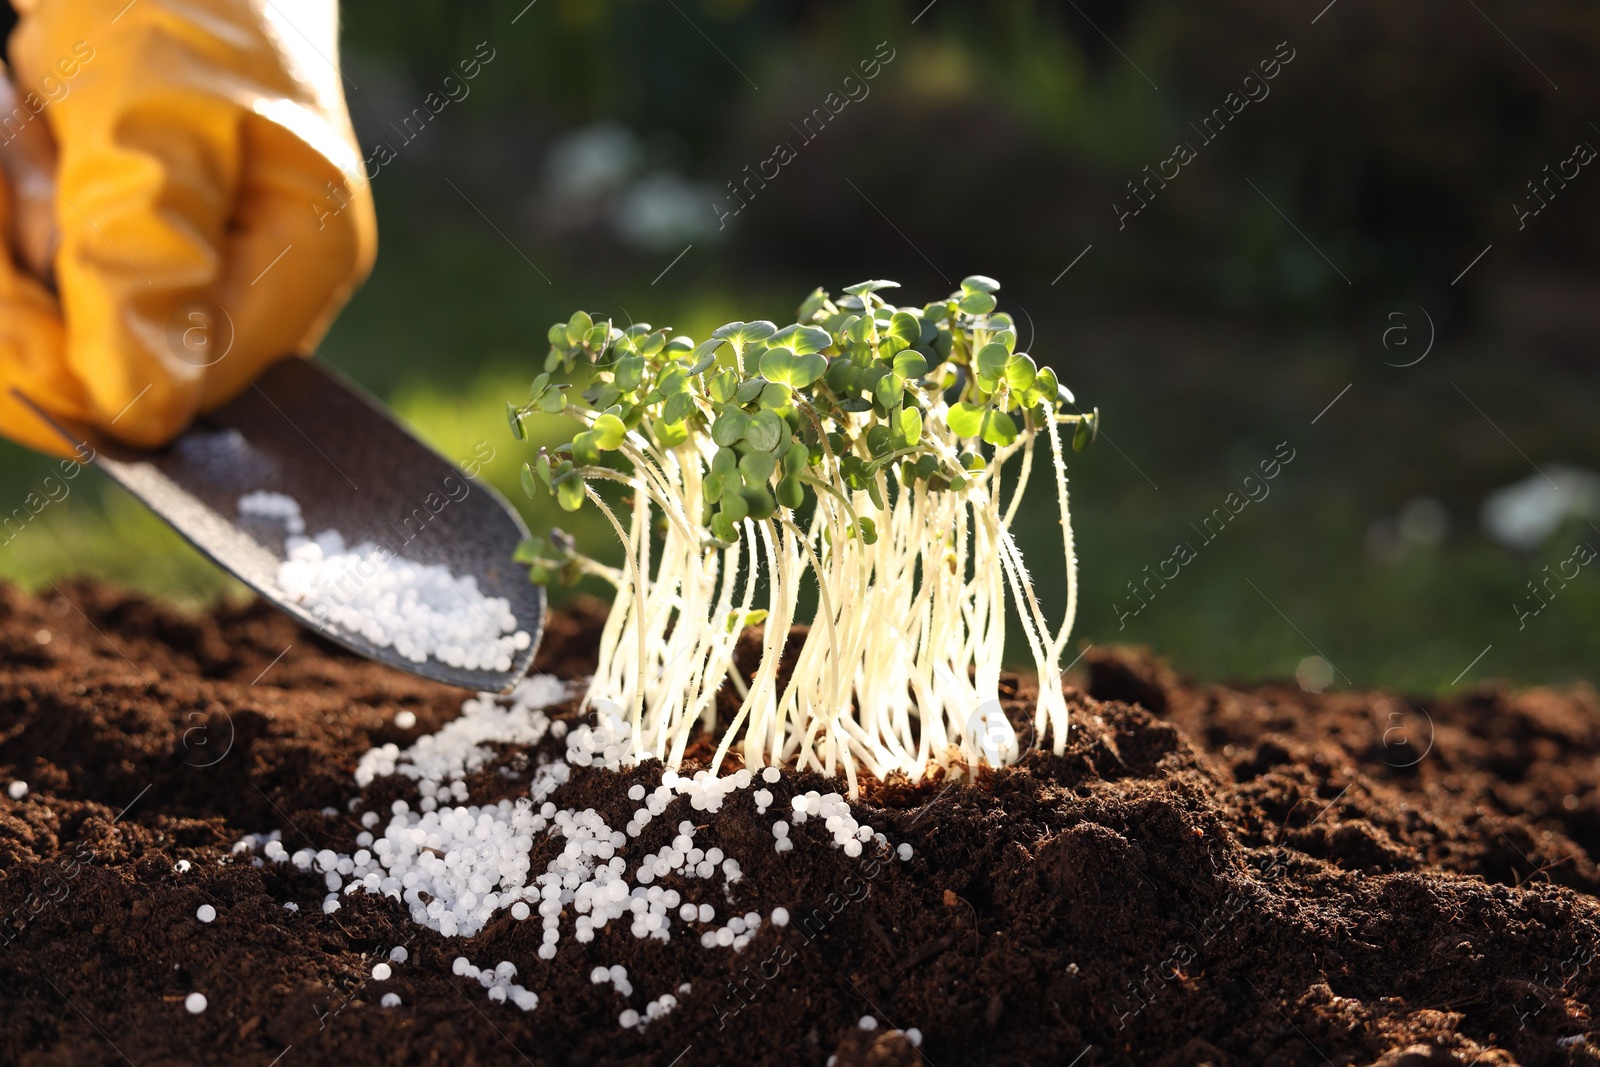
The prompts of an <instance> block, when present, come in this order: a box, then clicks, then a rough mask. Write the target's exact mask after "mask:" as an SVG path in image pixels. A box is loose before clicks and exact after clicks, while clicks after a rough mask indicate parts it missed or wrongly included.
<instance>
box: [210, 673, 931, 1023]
mask: <svg viewBox="0 0 1600 1067" xmlns="http://www.w3.org/2000/svg"><path fill="white" fill-rule="evenodd" d="M568 695H569V694H568V688H567V686H566V684H565V683H563V682H561V681H559V680H557V679H555V678H551V677H548V676H543V675H534V676H532V677H529V678H526V679H524V680H523V681H522V682H521V683H519V684H518V685H517V687H516V689H515V690H513V691H512V693H511V695H510V696H509V697H499V696H495V695H493V694H479V695H478V696H476V697H474V698H472V699H469V700H467V701H466V703H465V704H464V705H463V706H462V713H461V716H460V717H459V718H457V719H455V720H453V721H451V722H449V723H446V724H445V725H444V727H442V728H441V729H440V730H439V731H438V732H437V733H433V734H427V735H424V736H423V737H420V738H418V739H417V741H416V742H415V743H414V744H412V745H411V746H410V747H409V748H406V749H401V748H400V747H399V746H397V745H394V744H387V745H383V746H382V747H379V748H375V749H372V750H371V751H369V752H367V754H366V755H365V756H363V757H362V758H361V760H360V763H359V764H358V766H357V768H356V775H355V779H356V784H357V785H359V786H362V787H365V786H367V785H370V784H371V783H372V782H373V781H374V780H375V779H378V778H380V777H386V776H400V777H402V778H409V779H411V780H412V781H413V782H415V783H416V800H415V802H414V803H413V802H411V801H407V800H396V801H395V802H394V803H393V804H392V805H391V807H390V809H389V811H388V812H387V813H380V812H377V811H367V812H364V813H362V815H361V825H362V827H363V829H362V831H361V833H360V834H359V835H358V836H357V838H356V845H357V851H356V852H355V854H354V855H343V854H340V853H336V852H333V851H332V850H329V849H323V850H321V851H313V850H311V849H301V850H299V851H297V852H294V853H293V854H291V853H289V851H288V850H287V849H286V848H285V847H284V845H283V842H282V840H281V839H280V834H279V832H278V831H274V832H272V833H270V834H255V835H251V836H250V837H248V838H245V839H244V840H241V841H239V842H238V843H237V844H236V845H235V846H234V852H235V853H241V854H242V853H245V852H248V851H251V850H253V851H255V852H257V853H259V855H260V856H261V857H264V859H262V858H257V859H256V860H255V861H254V862H256V863H258V864H259V863H262V862H273V863H292V864H294V865H295V866H296V867H298V868H300V869H301V870H303V871H312V872H315V873H317V874H320V875H322V877H323V880H324V883H325V885H326V887H327V893H326V896H325V897H324V898H323V901H322V910H323V911H324V912H326V913H332V912H334V911H337V910H338V909H339V903H340V896H341V895H348V894H351V893H378V894H382V895H384V896H388V897H392V898H394V899H395V900H398V901H400V902H401V903H403V904H404V905H405V906H406V907H407V908H408V909H409V911H410V914H411V918H412V921H414V922H416V923H417V924H418V925H421V926H426V927H427V928H429V929H431V930H435V931H437V932H438V933H440V934H442V935H444V936H445V937H470V936H472V935H474V934H476V933H478V932H479V931H480V930H482V929H483V928H484V926H485V925H486V924H487V923H488V922H489V920H490V919H491V918H492V917H493V916H495V915H497V914H499V913H501V912H509V913H510V915H511V917H512V918H513V919H515V920H517V921H519V922H522V921H527V922H532V921H537V922H539V923H540V925H541V926H542V927H543V929H544V934H543V943H542V944H541V945H540V947H539V949H538V951H537V956H538V958H539V960H541V961H546V962H548V961H550V960H553V959H554V958H555V957H556V954H557V952H558V950H559V949H560V947H561V946H562V945H563V943H564V942H566V943H576V944H577V945H580V946H581V945H585V944H588V943H590V942H592V941H594V939H595V932H596V931H597V930H600V929H601V928H603V927H605V926H607V925H609V924H611V923H613V922H626V923H627V924H628V929H629V931H630V932H631V933H632V934H633V936H634V937H637V938H640V939H644V938H654V939H656V940H659V941H663V942H665V941H670V940H672V939H673V937H674V936H681V935H687V936H689V937H691V938H694V939H695V940H696V941H698V943H699V945H700V946H701V948H702V949H704V950H706V951H730V952H739V951H740V950H742V949H743V948H744V947H745V946H746V945H747V944H749V943H750V941H751V940H752V939H753V938H754V937H755V936H756V934H757V932H758V931H760V930H761V929H762V928H763V926H765V925H767V924H768V923H770V924H771V925H773V926H775V927H779V928H782V927H785V926H787V925H788V924H789V912H788V910H787V909H785V908H774V909H773V911H772V913H771V915H769V916H763V915H762V914H761V913H759V912H756V911H749V910H746V911H742V912H741V911H739V910H738V909H737V907H736V906H735V905H734V900H735V893H734V887H735V886H737V885H738V883H739V881H740V880H741V878H742V877H743V874H742V872H741V869H740V864H739V860H738V859H737V858H736V857H733V856H729V855H727V854H726V853H725V852H724V851H723V849H721V848H719V847H717V846H715V845H702V844H700V843H697V841H696V837H697V834H698V828H697V827H696V825H695V821H694V820H692V819H690V818H681V819H680V820H679V821H678V823H677V827H676V828H677V833H676V834H675V835H674V836H673V838H672V840H671V841H670V842H669V843H668V844H666V845H663V846H662V847H661V848H660V849H658V850H656V851H653V852H645V851H644V850H642V849H641V848H639V847H638V845H637V844H636V839H637V838H638V837H639V835H640V834H641V833H642V832H643V831H644V829H645V827H646V826H648V825H649V824H650V823H652V822H653V821H655V820H656V819H660V818H665V817H668V816H667V812H668V809H669V808H671V807H673V806H674V805H677V806H678V811H679V812H681V813H683V814H688V813H690V812H705V813H714V812H717V811H719V810H721V808H722V807H723V805H725V804H727V803H730V802H731V801H733V800H734V799H735V798H736V797H737V796H738V794H740V793H742V792H744V791H746V790H750V789H751V786H752V785H753V784H754V783H755V780H756V774H755V773H753V772H752V771H750V770H748V769H746V770H741V771H739V772H737V773H735V774H732V775H729V776H728V777H725V778H715V777H712V776H711V775H710V774H709V773H707V772H705V771H701V772H698V773H696V774H695V775H693V776H692V777H688V776H684V775H680V774H677V773H676V772H674V771H670V770H667V771H663V772H662V773H661V779H660V784H658V785H656V786H655V787H654V788H647V787H646V786H645V785H643V784H639V783H635V784H634V785H633V786H632V787H631V788H630V790H629V793H628V796H629V799H631V800H632V801H634V803H636V804H637V805H638V807H637V808H636V809H635V810H634V811H633V813H632V815H631V816H630V817H629V819H628V821H627V823H626V825H625V826H623V827H621V828H613V827H612V826H610V825H609V824H608V823H607V822H606V820H605V818H604V817H603V816H602V815H601V814H600V812H599V811H596V810H595V809H593V808H582V809H579V808H560V807H557V806H556V804H555V803H554V802H553V801H551V800H550V799H549V798H550V797H551V796H552V795H553V794H554V793H555V792H556V790H557V789H558V788H559V787H560V786H561V785H562V784H563V783H565V782H566V781H567V780H568V779H569V778H570V776H571V773H572V768H573V767H574V766H580V767H600V768H604V769H607V770H611V771H622V770H624V769H629V768H631V767H633V766H634V765H635V761H634V760H633V759H632V758H631V756H630V753H631V748H632V746H631V739H630V733H629V727H628V725H627V724H626V723H624V722H622V721H621V720H619V719H616V718H611V717H601V719H600V722H599V724H598V725H596V726H588V725H582V726H577V727H574V728H573V729H571V730H567V729H566V723H564V722H552V721H551V720H550V719H549V718H548V717H547V716H546V715H545V713H544V711H543V709H545V708H547V707H549V706H551V705H552V704H556V703H558V702H560V701H562V700H564V699H566V698H567V696H568ZM547 735H549V736H552V737H556V738H564V739H565V742H566V758H565V759H554V760H548V761H546V762H543V763H541V764H539V765H538V766H537V767H536V768H535V769H534V771H533V774H532V778H531V781H530V783H529V789H528V794H527V795H526V796H524V797H519V798H518V799H517V800H516V801H515V802H512V801H510V800H502V801H500V802H498V803H495V804H485V805H477V804H469V803H467V801H468V794H467V786H466V781H465V779H466V778H467V777H468V776H469V775H470V774H472V773H473V772H474V771H477V770H480V769H482V768H483V767H484V766H485V765H487V764H488V763H489V761H490V760H491V759H493V758H494V756H495V753H494V750H493V749H491V747H490V746H491V745H502V744H512V745H520V746H532V745H536V744H537V743H538V742H539V741H541V740H542V739H543V738H545V737H546V736H547ZM759 773H760V778H761V781H762V782H764V783H765V784H766V785H767V786H771V785H773V784H775V783H777V782H778V781H779V778H780V775H779V772H778V770H777V768H775V767H767V768H765V769H763V770H761V771H760V772H759ZM684 800H686V801H687V802H688V803H687V805H682V804H681V803H680V801H684ZM773 800H774V798H773V795H772V792H771V790H770V789H768V788H759V789H756V790H754V792H753V795H752V797H751V802H752V806H753V807H754V808H755V809H756V810H757V811H758V812H765V811H766V810H767V809H768V808H770V807H771V806H772V805H773ZM357 806H358V802H357V801H355V800H352V801H351V806H350V810H351V811H352V812H354V811H355V810H356V809H357ZM685 807H687V809H688V811H685V810H684V809H685ZM785 810H789V809H788V808H787V807H786V809H785ZM791 817H792V818H793V820H794V821H795V822H796V823H803V822H805V821H806V820H807V819H813V818H814V819H818V820H822V821H823V825H825V826H826V827H827V829H828V831H829V833H830V838H831V844H832V845H833V846H834V847H835V848H838V849H840V850H841V851H843V852H844V853H845V854H846V855H849V856H859V855H861V852H862V848H863V846H864V845H866V844H867V843H868V842H871V843H872V844H873V847H874V848H876V849H878V850H880V851H881V852H883V853H885V854H889V848H890V846H889V842H888V840H887V839H886V838H885V837H884V835H883V834H881V833H877V832H875V831H874V830H873V828H872V827H871V826H865V825H861V824H859V823H857V821H856V819H855V817H854V816H853V815H852V813H851V810H850V805H849V804H848V803H847V802H846V801H845V799H844V798H843V797H842V796H840V795H839V794H838V793H828V794H826V795H824V794H820V793H817V792H816V791H812V792H808V793H805V794H803V795H801V796H796V797H795V798H794V800H793V804H792V815H791ZM780 827H781V832H780V830H779V828H780ZM788 831H789V827H788V825H787V824H786V823H782V822H778V823H776V824H775V826H774V834H775V837H776V844H775V846H774V848H775V851H777V852H785V851H789V850H790V849H792V848H793V847H794V843H793V841H792V840H791V839H790V838H789V836H788ZM551 837H554V838H558V839H560V840H561V841H562V842H563V843H564V844H563V847H562V850H561V852H560V854H559V855H557V856H556V857H555V858H554V859H552V860H551V861H550V862H549V863H548V864H547V865H546V866H545V869H544V870H543V871H534V870H533V865H532V859H531V853H532V851H533V847H534V843H535V841H536V840H539V839H542V838H551ZM892 854H894V855H897V856H898V857H899V858H900V859H901V860H907V859H910V857H911V848H910V846H909V845H905V844H902V845H900V846H899V847H898V849H895V850H894V852H893V853H892ZM669 877H677V878H680V879H686V880H689V881H690V882H691V883H692V884H696V886H697V888H696V890H695V893H694V895H695V896H696V897H697V898H700V899H701V900H702V901H705V898H707V897H710V898H711V899H713V900H719V901H720V902H721V903H720V904H714V903H711V902H708V901H706V902H700V903H696V902H693V901H690V900H687V899H685V894H684V893H681V892H680V891H679V890H677V889H668V888H665V887H663V886H662V885H660V884H658V883H660V882H662V881H663V880H664V879H667V878H669ZM700 884H703V885H704V891H701V889H700V888H698V886H699V885H700ZM563 911H565V912H566V913H567V914H569V915H571V916H573V918H572V919H571V921H570V923H568V924H566V925H565V926H564V924H563V921H562V913H563ZM573 951H579V952H581V951H583V950H582V949H574V950H573ZM397 962H403V961H397ZM529 962H531V961H529ZM452 970H453V971H454V973H455V974H456V975H458V976H462V977H466V978H469V979H476V980H477V981H478V982H479V983H480V984H481V985H482V986H483V987H484V989H485V990H486V991H487V994H488V996H489V998H490V999H491V1000H493V1001H496V1002H502V1003H503V1002H510V1003H511V1004H514V1005H516V1006H517V1007H519V1008H521V1009H523V1010H524V1011H532V1010H533V1009H534V1008H535V1007H537V1006H538V1003H539V998H538V995H537V994H536V993H535V992H533V991H532V990H530V989H528V988H526V987H525V986H523V985H520V984H518V983H517V982H516V981H514V980H515V979H516V978H517V977H518V974H519V971H518V968H517V965H516V964H515V963H513V962H512V961H509V960H503V961H501V962H499V963H498V964H496V965H494V966H492V967H480V966H478V965H476V964H474V963H473V962H472V961H471V960H469V959H467V958H466V957H465V956H461V957H457V958H456V960H455V963H454V965H453V967H452ZM591 978H592V979H593V981H594V983H595V984H596V985H600V984H609V985H611V986H612V988H613V990H614V991H615V992H616V993H617V995H618V996H620V997H621V998H622V999H623V1000H624V1001H627V1000H629V999H631V998H632V997H633V994H634V989H633V985H632V984H631V983H630V982H629V981H628V974H627V971H626V969H625V968H623V967H621V966H609V967H608V966H596V967H594V968H593V970H592V972H591ZM689 992H690V990H689V987H688V986H687V985H683V986H679V987H678V988H677V989H676V991H669V992H665V993H662V994H660V995H659V996H656V997H654V998H652V999H650V1000H648V1001H647V1002H645V1004H644V1006H643V1008H642V1009H640V1008H635V1007H631V1006H630V1007H624V1008H623V1009H621V1010H620V1012H619V1015H618V1017H617V1021H618V1025H619V1026H620V1027H622V1028H624V1029H643V1028H644V1027H646V1026H648V1025H649V1024H650V1023H651V1022H653V1021H655V1020H656V1019H659V1018H661V1017H662V1016H665V1015H667V1014H668V1013H670V1012H671V1011H672V1010H673V1009H674V1008H676V1007H677V1005H678V1003H679V1002H680V1000H681V999H682V998H683V997H685V996H687V995H689Z"/></svg>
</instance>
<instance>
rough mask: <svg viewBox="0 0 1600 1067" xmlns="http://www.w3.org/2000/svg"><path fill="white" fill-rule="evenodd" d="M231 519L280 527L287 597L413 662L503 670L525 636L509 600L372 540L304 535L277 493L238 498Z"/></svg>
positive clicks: (292, 503)
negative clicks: (269, 522) (252, 519)
mask: <svg viewBox="0 0 1600 1067" xmlns="http://www.w3.org/2000/svg"><path fill="white" fill-rule="evenodd" d="M239 514H240V515H243V516H254V517H257V518H264V519H271V520H274V521H277V522H281V523H283V525H284V528H285V529H286V530H287V531H288V533H289V536H288V537H287V539H285V541H284V549H285V551H286V553H287V555H288V558H287V559H285V560H284V561H283V563H281V564H279V566H278V585H279V587H280V588H281V589H282V590H283V591H284V593H285V594H286V595H287V596H288V598H289V599H290V600H293V601H295V602H296V603H299V604H304V605H305V606H306V608H307V609H308V610H310V611H311V612H312V614H314V615H316V616H317V617H318V618H319V619H324V620H326V621H327V622H330V623H332V624H334V625H336V626H339V627H341V628H342V629H344V630H347V631H349V632H350V633H354V634H360V635H361V636H362V637H364V638H366V639H367V640H368V641H371V642H372V643H373V644H374V645H376V646H377V647H379V648H393V649H394V650H395V651H396V652H398V653H399V654H400V655H401V656H404V657H405V658H406V659H408V660H410V661H411V662H413V663H424V662H426V661H427V660H428V658H429V657H430V656H431V657H432V658H434V659H436V660H438V661H439V662H440V663H443V664H446V665H447V666H451V667H462V668H465V669H467V670H474V671H475V670H492V671H509V670H510V669H511V661H512V658H513V657H514V656H515V655H516V653H518V652H521V651H524V650H526V649H527V647H528V645H529V644H530V643H531V642H532V640H533V639H532V637H531V636H530V635H529V634H528V632H527V631H525V630H519V629H517V618H516V616H515V615H514V614H512V611H511V602H510V601H508V600H506V599H505V598H504V597H490V596H485V595H483V593H481V592H480V591H479V590H478V579H477V578H476V577H474V576H473V575H467V576H466V577H457V576H456V575H453V574H451V573H450V569H449V568H448V567H444V566H441V565H438V564H430V563H417V562H415V561H413V560H408V559H403V558H400V557H397V556H395V555H394V554H393V553H392V552H391V551H390V550H389V549H387V548H385V547H383V546H381V545H378V544H376V543H374V542H372V541H362V542H361V543H359V544H357V545H355V546H353V547H351V546H348V545H346V543H345V539H344V536H343V535H342V534H341V533H339V531H337V530H323V531H322V532H321V533H319V534H317V535H316V536H315V537H310V538H308V537H306V536H304V534H305V530H306V524H305V519H304V518H303V517H302V516H301V512H300V504H299V502H297V501H296V500H295V499H294V498H293V497H291V496H287V495H285V494H283V493H267V492H255V493H246V494H245V495H244V496H241V497H240V498H239Z"/></svg>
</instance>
